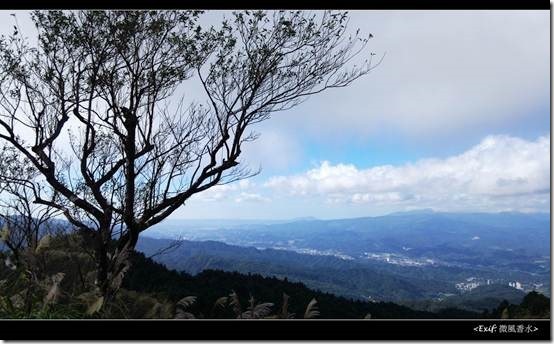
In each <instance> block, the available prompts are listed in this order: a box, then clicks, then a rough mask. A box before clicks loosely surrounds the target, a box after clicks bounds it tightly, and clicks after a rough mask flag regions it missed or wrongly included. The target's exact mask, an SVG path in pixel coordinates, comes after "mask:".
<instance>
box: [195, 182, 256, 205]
mask: <svg viewBox="0 0 554 344" xmlns="http://www.w3.org/2000/svg"><path fill="white" fill-rule="evenodd" d="M255 185H256V184H255V183H253V182H251V181H250V180H248V179H243V180H239V181H238V182H236V183H232V184H223V185H216V186H213V187H211V188H209V189H207V190H205V191H202V192H200V193H197V194H195V195H194V196H192V198H193V199H196V200H200V201H203V202H217V201H225V200H228V199H230V198H231V197H233V195H234V194H236V193H237V192H241V191H244V190H248V189H251V188H253V187H255Z"/></svg>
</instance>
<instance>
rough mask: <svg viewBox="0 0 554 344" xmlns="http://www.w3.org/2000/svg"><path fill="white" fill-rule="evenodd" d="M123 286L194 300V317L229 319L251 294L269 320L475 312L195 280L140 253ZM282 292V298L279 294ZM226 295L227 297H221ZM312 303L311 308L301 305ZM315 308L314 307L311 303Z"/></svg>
mask: <svg viewBox="0 0 554 344" xmlns="http://www.w3.org/2000/svg"><path fill="white" fill-rule="evenodd" d="M123 286H124V287H125V288H127V289H133V290H136V291H140V292H144V293H149V294H151V295H156V296H157V297H167V298H168V299H170V300H172V301H173V302H175V303H177V302H178V301H179V300H181V299H182V298H183V296H196V300H195V302H194V304H191V305H189V306H188V308H187V312H189V313H191V314H194V315H195V317H198V318H220V319H223V318H227V319H228V318H235V317H236V316H237V314H242V313H243V312H244V309H243V305H249V304H250V300H251V296H252V295H255V296H256V298H257V299H258V300H264V302H262V303H273V304H274V305H279V304H280V305H281V307H280V308H279V307H275V306H274V307H272V309H273V311H274V313H273V314H272V315H270V316H271V317H277V318H290V317H292V316H294V317H296V315H300V317H303V316H304V315H305V314H311V315H314V316H315V315H316V314H317V313H315V311H318V312H319V313H320V314H319V316H318V318H324V319H361V318H364V317H365V316H366V315H367V314H368V313H369V314H371V317H372V318H374V319H375V318H377V319H379V318H381V319H386V318H394V319H411V318H413V319H417V318H477V317H479V316H480V314H479V313H475V312H469V311H461V310H459V309H450V310H448V311H444V312H443V313H431V312H424V311H415V310H412V309H410V308H408V307H404V306H400V305H398V304H395V303H392V302H375V303H371V302H365V301H361V300H352V299H347V298H344V297H339V296H336V295H333V294H331V293H324V292H321V291H318V290H312V289H309V288H307V287H306V286H305V285H304V284H303V283H298V282H289V281H287V280H282V279H279V278H276V277H263V276H261V275H259V274H241V273H238V272H224V271H218V270H205V271H203V272H201V273H199V274H197V275H195V276H192V275H190V274H187V273H185V272H181V273H179V272H177V271H175V270H168V269H167V268H166V267H165V266H163V265H162V264H159V263H156V262H154V261H153V260H152V259H150V258H146V257H145V256H144V255H143V254H142V253H136V254H135V255H134V256H133V261H132V268H131V269H130V270H129V272H128V274H127V276H126V278H125V280H124V283H123ZM283 293H284V294H286V296H284V295H283ZM224 295H228V296H224ZM312 299H315V300H317V309H315V308H314V307H311V308H310V309H309V310H310V311H308V312H307V309H306V306H307V305H309V304H310V301H312ZM314 306H315V304H314Z"/></svg>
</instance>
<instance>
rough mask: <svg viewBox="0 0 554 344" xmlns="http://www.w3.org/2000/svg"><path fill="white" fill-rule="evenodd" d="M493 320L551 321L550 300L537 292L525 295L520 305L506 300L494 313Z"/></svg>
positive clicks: (492, 314) (491, 315)
mask: <svg viewBox="0 0 554 344" xmlns="http://www.w3.org/2000/svg"><path fill="white" fill-rule="evenodd" d="M490 317H491V318H500V319H550V299H549V298H548V297H546V296H544V295H542V294H540V293H537V292H536V291H532V292H530V293H528V294H527V295H525V297H524V298H523V301H522V302H521V303H520V304H519V305H515V304H511V303H509V302H508V301H506V300H504V301H503V302H502V303H500V305H499V306H498V307H497V308H496V309H494V310H493V311H492V313H491V314H490Z"/></svg>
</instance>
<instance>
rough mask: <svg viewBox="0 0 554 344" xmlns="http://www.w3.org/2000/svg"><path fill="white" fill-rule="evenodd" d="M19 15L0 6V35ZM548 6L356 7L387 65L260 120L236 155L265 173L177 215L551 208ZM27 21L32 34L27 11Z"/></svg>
mask: <svg viewBox="0 0 554 344" xmlns="http://www.w3.org/2000/svg"><path fill="white" fill-rule="evenodd" d="M13 12H14V11H2V12H0V30H1V31H2V32H9V31H10V30H11V27H12V25H13V18H12V17H10V13H13ZM224 15H228V14H227V13H226V12H224V11H212V12H210V13H208V14H207V15H206V16H205V18H204V19H203V21H204V23H206V24H216V23H217V22H219V21H220V18H221V17H222V16H224ZM549 15H550V13H549V11H483V10H480V11H352V12H351V13H350V16H351V19H350V22H349V28H350V29H351V30H352V31H355V30H356V29H357V28H360V30H361V32H364V33H369V32H371V33H372V34H373V36H374V37H373V38H372V40H371V41H370V44H369V47H368V48H369V49H370V51H371V52H374V53H375V54H376V55H377V56H382V55H383V54H386V55H385V58H384V60H383V63H382V64H381V65H379V67H378V68H376V69H374V70H373V71H372V72H371V73H370V74H369V75H367V76H365V77H363V78H361V79H360V80H357V81H356V82H355V83H353V84H352V85H351V86H349V87H347V88H343V89H334V90H330V91H328V92H325V93H322V94H318V95H315V96H312V97H311V98H309V99H308V100H307V101H306V102H304V103H302V104H301V105H299V106H297V107H295V108H293V109H291V110H289V111H285V112H282V113H275V114H273V115H272V118H271V119H269V120H267V121H265V122H263V123H261V124H259V125H257V126H256V127H255V128H254V129H255V130H256V131H257V132H259V133H260V134H261V136H260V138H259V139H258V140H257V141H255V142H253V143H250V144H249V145H248V146H246V147H244V149H243V151H244V154H243V156H242V158H241V163H242V164H247V165H250V166H252V167H254V168H255V167H257V166H261V167H262V173H261V174H259V175H258V176H255V177H253V178H251V179H248V180H245V181H242V182H240V183H235V184H231V185H225V186H218V187H215V188H213V189H211V190H209V191H207V192H205V193H203V194H200V195H198V196H195V197H193V198H192V199H190V200H189V201H188V202H187V204H186V205H185V206H183V207H182V208H180V209H178V210H177V211H176V212H175V213H174V214H173V215H172V217H173V218H258V219H260V218H264V219H287V218H295V217H303V216H315V217H319V218H343V217H354V216H368V215H379V214H384V213H390V212H395V211H404V210H412V209H419V208H432V209H435V210H438V211H441V210H442V211H505V210H519V211H530V212H532V211H545V212H547V211H549V209H550V198H549V191H550V180H549V173H550V166H549V162H550V146H549V141H550V65H549V63H550V23H549ZM18 20H19V23H20V25H21V26H22V28H23V30H22V31H24V32H25V31H28V30H30V28H31V25H32V24H30V22H29V20H28V18H27V16H26V13H25V12H18ZM187 92H188V94H189V95H190V96H191V98H195V97H196V96H200V97H201V91H200V88H198V89H194V87H192V88H189V89H187ZM193 100H197V99H193Z"/></svg>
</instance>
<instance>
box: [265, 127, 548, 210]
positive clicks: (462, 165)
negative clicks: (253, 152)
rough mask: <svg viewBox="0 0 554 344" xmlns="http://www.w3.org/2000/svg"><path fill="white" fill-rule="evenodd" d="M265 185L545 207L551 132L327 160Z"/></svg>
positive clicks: (335, 197) (442, 206) (388, 201)
mask: <svg viewBox="0 0 554 344" xmlns="http://www.w3.org/2000/svg"><path fill="white" fill-rule="evenodd" d="M264 186H265V187H267V188H270V189H271V190H272V191H273V192H276V193H280V194H282V195H284V196H288V197H291V196H293V197H298V196H304V197H323V198H325V200H326V201H327V202H330V203H352V204H364V203H367V204H375V205H397V206H402V207H403V208H409V207H415V208H417V207H423V206H425V207H429V206H430V207H433V208H436V209H439V210H466V209H480V210H483V211H485V210H520V211H533V210H542V211H546V210H547V209H549V191H550V137H549V136H543V137H540V138H538V139H537V140H535V141H527V140H523V139H521V138H517V137H511V136H504V135H499V136H488V137H486V138H485V139H483V140H482V141H481V142H480V143H479V144H478V145H476V146H474V147H472V148H471V149H469V150H467V151H465V152H464V153H462V154H459V155H456V156H452V157H449V158H446V159H424V160H419V161H417V162H414V163H407V164H403V165H398V166H392V165H383V166H375V167H371V168H368V169H360V168H358V167H356V166H355V165H353V164H346V163H340V164H336V165H332V164H330V163H329V162H327V161H324V162H322V163H321V164H320V165H319V166H318V167H317V168H313V169H311V170H309V171H307V172H305V173H302V174H298V175H291V176H277V177H272V178H270V179H269V180H268V181H267V182H266V183H265V184H264Z"/></svg>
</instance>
